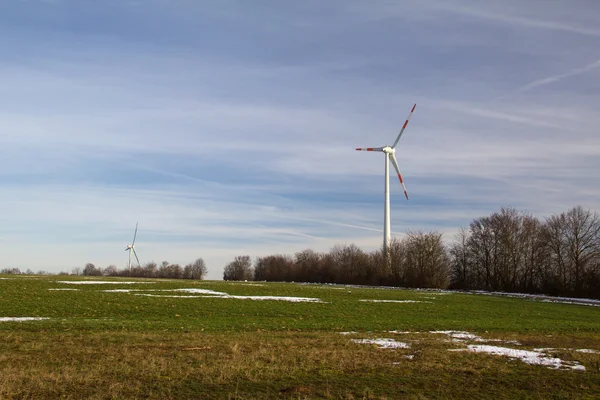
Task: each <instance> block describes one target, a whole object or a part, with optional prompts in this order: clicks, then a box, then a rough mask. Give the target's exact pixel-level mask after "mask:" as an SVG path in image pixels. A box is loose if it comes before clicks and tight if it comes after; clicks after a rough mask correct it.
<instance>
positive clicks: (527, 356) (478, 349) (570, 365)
mask: <svg viewBox="0 0 600 400" xmlns="http://www.w3.org/2000/svg"><path fill="white" fill-rule="evenodd" d="M450 351H471V352H474V353H487V354H492V355H495V356H504V357H509V358H512V359H517V360H521V361H522V362H524V363H526V364H530V365H542V366H546V367H550V368H553V369H573V370H579V371H585V367H584V366H583V365H580V364H579V363H577V362H566V361H563V360H561V359H560V358H555V357H545V356H544V355H543V353H540V352H537V351H531V350H518V349H510V348H507V347H499V346H490V345H485V344H470V345H468V346H467V348H466V349H452V350H450Z"/></svg>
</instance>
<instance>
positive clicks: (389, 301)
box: [358, 299, 432, 304]
mask: <svg viewBox="0 0 600 400" xmlns="http://www.w3.org/2000/svg"><path fill="white" fill-rule="evenodd" d="M358 301H368V302H371V303H429V304H432V303H431V301H419V300H374V299H360V300H358Z"/></svg>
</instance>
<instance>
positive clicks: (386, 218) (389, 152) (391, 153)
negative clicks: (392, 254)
mask: <svg viewBox="0 0 600 400" xmlns="http://www.w3.org/2000/svg"><path fill="white" fill-rule="evenodd" d="M416 107H417V105H416V104H415V105H414V106H413V108H412V110H410V113H409V114H408V118H406V121H405V122H404V125H403V126H402V129H401V130H400V133H399V134H398V137H397V138H396V141H395V142H394V144H393V145H391V146H390V145H387V146H383V147H367V148H357V149H356V150H358V151H379V152H382V153H383V154H384V155H385V201H384V209H383V252H384V254H385V255H386V257H387V255H388V251H389V248H390V240H391V233H390V163H389V162H390V159H391V160H392V164H394V168H395V169H396V172H397V173H398V178H399V179H400V184H401V185H402V188H403V189H404V196H406V200H408V193H407V192H406V186H404V180H403V179H402V174H400V168H398V161H396V155H395V154H396V145H397V144H398V141H399V140H400V137H401V136H402V134H403V133H404V130H405V129H406V125H408V121H409V120H410V117H411V116H412V114H413V112H414V111H415V108H416Z"/></svg>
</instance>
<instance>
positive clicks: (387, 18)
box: [0, 0, 600, 279]
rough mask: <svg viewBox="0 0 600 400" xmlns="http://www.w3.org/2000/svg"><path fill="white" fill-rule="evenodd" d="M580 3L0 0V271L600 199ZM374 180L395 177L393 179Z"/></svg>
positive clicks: (590, 24) (588, 13) (121, 261)
mask: <svg viewBox="0 0 600 400" xmlns="http://www.w3.org/2000/svg"><path fill="white" fill-rule="evenodd" d="M598 21H600V4H598V2H597V0H529V1H521V0H501V1H496V0H489V1H485V2H482V1H471V0H402V1H391V0H329V1H327V2H324V1H321V0H307V1H302V2H291V1H279V0H256V1H252V2H249V1H242V0H239V1H236V0H214V1H213V0H193V1H192V0H103V1H93V0H7V1H3V2H0V268H13V267H16V268H20V269H21V270H26V269H28V268H30V269H32V270H33V271H38V270H45V271H49V272H59V271H67V272H70V271H71V270H72V269H73V268H75V267H80V268H81V267H83V266H85V264H86V263H88V262H92V263H94V264H95V265H96V266H98V267H106V266H108V265H110V264H114V265H116V266H117V267H119V268H124V267H126V266H127V260H128V257H127V253H126V252H125V251H124V250H125V248H126V246H127V245H128V244H130V243H131V240H132V237H133V232H134V229H135V225H136V223H138V222H139V231H138V236H137V240H136V251H137V253H138V255H139V257H140V261H141V262H142V263H145V262H148V261H155V262H157V263H160V262H161V261H163V260H167V261H169V262H171V263H179V264H181V265H185V264H187V263H190V262H193V261H194V260H195V259H196V258H199V257H202V258H203V259H204V260H205V262H206V264H207V267H208V276H207V278H208V279H221V278H222V275H223V267H224V266H225V265H226V264H227V263H228V262H230V261H232V260H233V258H234V257H235V256H237V255H250V256H251V257H252V258H253V259H254V258H256V257H259V256H264V255H268V254H289V255H293V254H294V253H295V252H297V251H301V250H304V249H307V248H311V249H314V250H316V251H328V250H329V249H330V248H331V247H333V246H335V245H343V244H350V243H355V244H356V245H358V246H359V247H361V248H362V249H363V250H365V251H372V250H375V249H378V248H380V246H381V244H382V235H383V233H382V231H383V200H384V199H383V197H384V196H383V185H384V157H383V155H382V154H379V153H366V152H357V151H355V150H354V149H355V148H356V147H373V146H384V145H387V144H391V143H393V142H394V140H395V138H396V136H397V134H398V132H399V130H400V128H401V126H402V124H403V123H404V120H405V119H406V117H407V115H408V112H409V111H410V109H411V107H412V105H413V104H414V103H416V104H417V107H416V110H415V113H414V115H413V116H412V118H411V120H410V123H409V125H408V127H407V129H406V131H405V132H404V134H403V136H402V138H401V140H400V142H399V144H398V147H397V149H396V157H397V158H398V162H399V164H400V170H401V172H402V175H403V177H404V180H405V183H406V187H407V189H408V193H409V196H410V200H408V201H407V200H406V199H405V198H404V196H403V192H402V188H401V186H400V184H399V182H398V181H397V180H396V179H395V178H392V179H391V217H392V233H393V235H394V236H396V237H399V238H401V237H402V236H403V235H404V234H406V232H409V231H419V230H420V231H431V230H435V231H438V232H441V233H443V234H444V239H445V240H446V241H448V242H451V241H452V240H453V237H454V234H455V232H456V231H458V229H459V228H460V227H462V226H468V224H469V223H470V222H471V221H472V220H473V219H475V218H479V217H483V216H487V215H489V214H491V213H493V212H495V211H498V210H499V209H500V207H503V206H508V207H515V208H517V209H518V210H521V211H524V212H527V213H531V214H533V215H535V216H538V217H540V218H544V217H548V216H550V215H552V214H557V213H561V212H564V211H567V210H569V209H570V208H572V207H574V206H577V205H581V206H583V207H584V208H585V209H591V210H598V211H600V177H599V176H600V174H599V173H598V171H600V131H599V130H598V127H599V126H600V114H599V112H598V110H599V109H600V27H599V25H598ZM392 177H393V175H392Z"/></svg>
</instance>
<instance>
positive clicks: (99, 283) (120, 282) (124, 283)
mask: <svg viewBox="0 0 600 400" xmlns="http://www.w3.org/2000/svg"><path fill="white" fill-rule="evenodd" d="M56 282H58V283H66V284H67V285H136V284H150V283H154V282H135V281H56Z"/></svg>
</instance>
